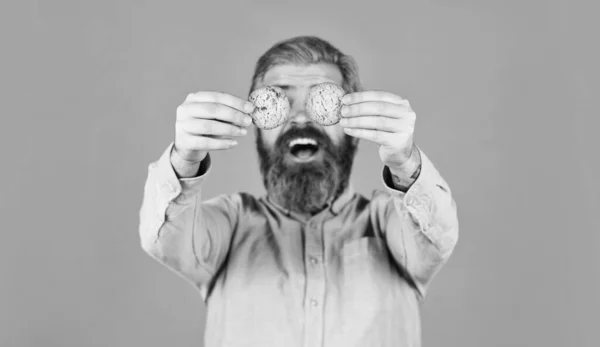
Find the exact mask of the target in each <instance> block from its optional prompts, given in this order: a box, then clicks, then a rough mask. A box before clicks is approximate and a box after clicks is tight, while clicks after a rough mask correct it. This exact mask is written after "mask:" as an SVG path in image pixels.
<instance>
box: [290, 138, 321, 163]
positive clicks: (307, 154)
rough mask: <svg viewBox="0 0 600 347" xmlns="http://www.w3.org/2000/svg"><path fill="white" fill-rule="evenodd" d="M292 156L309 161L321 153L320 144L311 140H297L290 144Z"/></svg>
mask: <svg viewBox="0 0 600 347" xmlns="http://www.w3.org/2000/svg"><path fill="white" fill-rule="evenodd" d="M289 150H290V154H291V155H292V156H293V157H294V158H295V159H297V160H300V161H307V160H311V159H312V158H314V157H315V155H316V154H317V153H318V152H319V144H318V142H317V141H316V140H314V139H311V138H307V137H304V138H296V139H293V140H292V141H290V143H289Z"/></svg>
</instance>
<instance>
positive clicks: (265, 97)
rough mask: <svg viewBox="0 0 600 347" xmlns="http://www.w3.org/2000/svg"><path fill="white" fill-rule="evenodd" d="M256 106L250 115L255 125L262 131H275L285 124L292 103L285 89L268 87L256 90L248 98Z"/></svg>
mask: <svg viewBox="0 0 600 347" xmlns="http://www.w3.org/2000/svg"><path fill="white" fill-rule="evenodd" d="M248 101H250V102H251V103H253V104H254V106H255V108H254V111H252V113H251V114H250V117H252V120H253V121H254V124H255V125H256V126H257V127H258V128H261V129H273V128H277V127H278V126H280V125H282V124H283V123H285V120H286V119H287V117H288V114H289V112H290V101H289V100H288V98H287V95H285V92H284V91H283V89H281V88H279V87H274V86H267V87H264V88H260V89H256V90H255V91H253V92H252V93H251V94H250V96H249V97H248Z"/></svg>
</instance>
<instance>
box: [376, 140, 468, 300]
mask: <svg viewBox="0 0 600 347" xmlns="http://www.w3.org/2000/svg"><path fill="white" fill-rule="evenodd" d="M419 151H420V154H421V163H422V166H421V173H420V174H419V177H418V178H417V179H416V180H415V182H414V183H413V185H412V186H411V187H410V188H409V189H408V191H407V192H406V193H405V192H402V191H399V190H397V189H395V188H394V185H393V182H392V178H391V172H390V170H389V168H387V167H384V170H383V182H384V185H385V187H386V192H387V194H386V196H387V199H386V202H385V204H384V206H382V212H381V213H379V216H380V217H381V218H382V219H383V220H381V221H380V222H379V223H380V225H382V228H383V229H384V230H383V231H384V233H385V235H386V236H385V237H386V241H387V244H388V248H389V249H390V252H391V254H392V255H393V257H394V258H395V260H396V261H397V263H398V264H399V265H400V266H402V267H403V268H404V269H406V271H407V272H408V274H409V275H410V276H411V277H412V279H413V282H414V283H415V286H416V289H417V291H418V293H419V295H420V296H421V297H423V296H425V292H426V289H427V286H428V284H429V283H430V281H431V280H432V278H433V277H434V276H435V274H436V273H437V272H438V271H439V270H440V269H441V267H442V266H443V265H444V264H445V263H446V262H447V260H448V259H449V257H450V255H451V254H452V252H453V250H454V248H455V246H456V243H457V241H458V214H457V206H456V202H455V200H454V198H453V197H452V193H451V190H450V187H449V186H448V184H447V183H446V181H445V180H444V179H443V178H442V176H441V175H440V173H439V172H438V170H437V169H436V168H435V167H434V165H433V163H432V162H431V160H430V159H429V158H428V157H427V156H426V155H425V154H424V153H423V151H422V150H421V149H419Z"/></svg>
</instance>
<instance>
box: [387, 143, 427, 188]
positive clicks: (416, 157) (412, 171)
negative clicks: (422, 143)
mask: <svg viewBox="0 0 600 347" xmlns="http://www.w3.org/2000/svg"><path fill="white" fill-rule="evenodd" d="M388 168H389V170H390V173H391V176H392V181H393V183H394V186H395V187H396V188H397V189H400V190H402V191H407V190H408V188H410V187H411V186H412V184H413V183H414V182H415V181H416V179H417V178H418V177H419V174H420V173H421V153H420V152H419V149H418V148H417V147H416V145H413V148H412V151H411V154H410V156H409V158H408V160H407V161H405V162H404V163H402V164H401V165H397V166H388Z"/></svg>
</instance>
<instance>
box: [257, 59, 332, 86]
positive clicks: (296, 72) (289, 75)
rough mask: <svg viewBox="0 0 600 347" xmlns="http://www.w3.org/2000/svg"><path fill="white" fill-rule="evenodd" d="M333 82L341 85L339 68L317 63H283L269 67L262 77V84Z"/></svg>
mask: <svg viewBox="0 0 600 347" xmlns="http://www.w3.org/2000/svg"><path fill="white" fill-rule="evenodd" d="M323 82H333V83H336V84H339V85H341V84H342V82H343V77H342V73H341V71H340V69H339V68H338V67H337V66H335V65H333V64H326V63H318V64H311V65H295V64H285V65H276V66H273V67H272V68H270V69H269V70H268V71H267V73H266V74H265V76H264V77H263V80H262V84H263V85H274V84H285V85H297V86H299V85H309V86H310V85H314V84H318V83H323Z"/></svg>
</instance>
